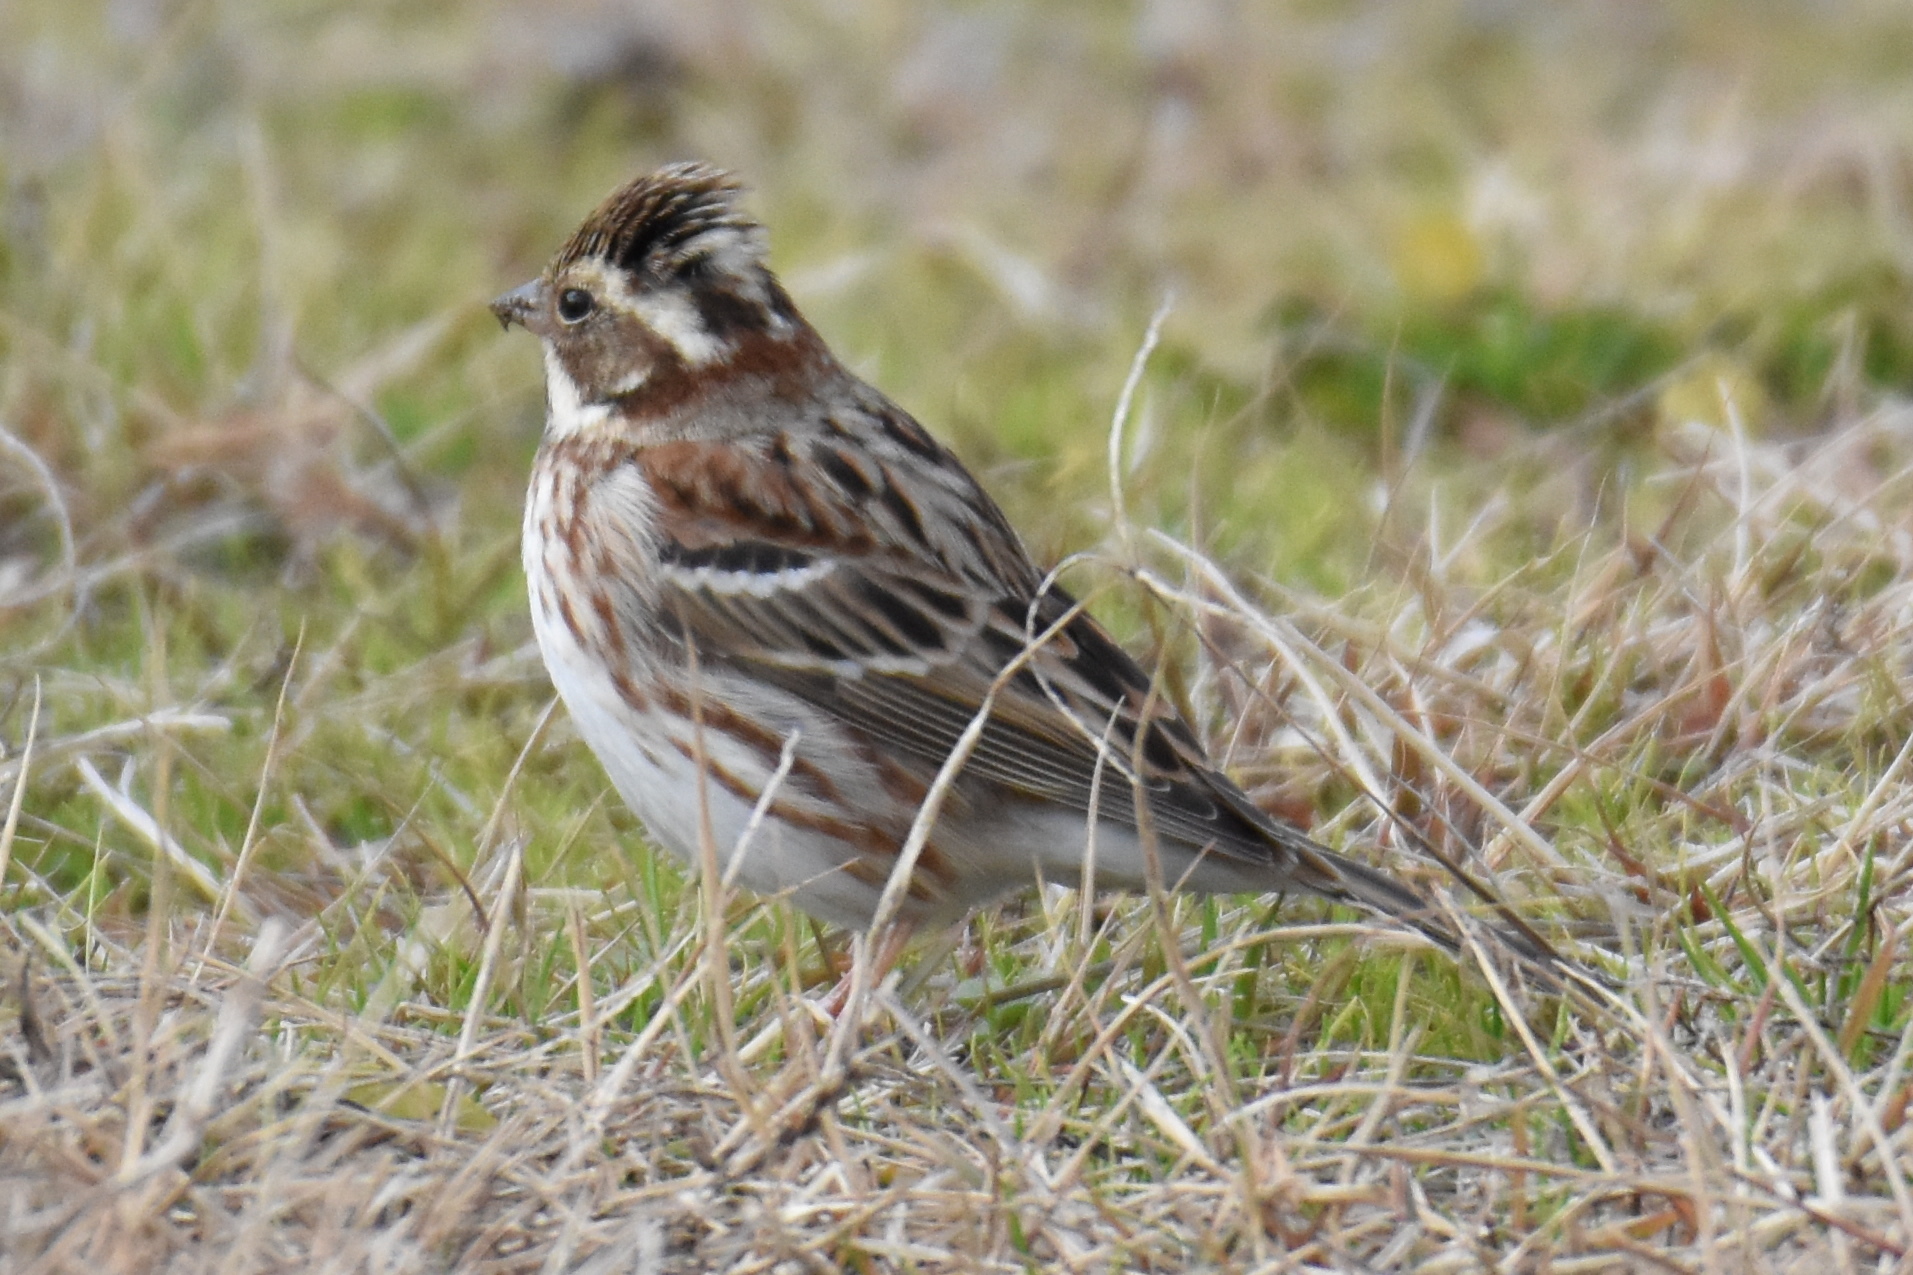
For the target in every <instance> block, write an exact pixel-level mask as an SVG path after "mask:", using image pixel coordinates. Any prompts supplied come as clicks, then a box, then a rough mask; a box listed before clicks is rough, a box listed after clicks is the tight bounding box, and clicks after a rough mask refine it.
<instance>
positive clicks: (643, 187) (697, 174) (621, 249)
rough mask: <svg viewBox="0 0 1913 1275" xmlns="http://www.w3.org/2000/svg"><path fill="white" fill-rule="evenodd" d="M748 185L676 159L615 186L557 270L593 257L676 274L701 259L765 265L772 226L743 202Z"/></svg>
mask: <svg viewBox="0 0 1913 1275" xmlns="http://www.w3.org/2000/svg"><path fill="white" fill-rule="evenodd" d="M743 189H744V188H743V185H742V183H740V182H739V181H738V180H737V179H736V178H735V177H733V176H731V175H730V174H729V173H727V172H725V171H724V170H722V169H720V168H714V167H712V166H711V165H709V164H703V163H696V162H692V163H683V164H671V165H669V166H667V167H664V168H660V169H659V170H657V171H656V172H654V173H646V174H645V175H644V176H642V177H638V178H635V179H633V180H632V181H630V182H627V183H626V184H625V185H623V186H621V187H619V188H618V189H617V190H616V191H614V192H612V194H611V196H610V197H609V198H608V199H606V200H605V201H604V202H603V203H602V204H600V205H598V207H597V209H596V210H595V211H593V212H592V214H591V215H590V216H589V217H587V218H585V220H584V224H583V225H581V226H579V227H578V229H577V230H576V231H574V232H573V233H572V236H571V238H570V239H569V240H567V241H566V243H565V246H564V247H562V248H560V249H559V250H558V255H557V256H556V257H555V258H553V260H552V263H551V270H550V272H551V273H552V274H554V275H555V274H557V273H559V272H561V271H563V270H565V269H566V268H567V267H569V266H572V265H575V264H576V263H578V262H580V261H583V260H585V259H587V258H593V259H596V260H598V261H601V262H603V263H604V264H606V265H608V266H616V267H618V268H619V269H622V270H628V271H631V272H633V273H634V274H635V273H647V274H651V275H654V276H668V275H670V274H672V273H675V272H676V271H677V270H678V269H680V268H682V267H683V266H685V265H687V264H690V263H691V262H694V261H697V260H699V259H701V258H706V257H712V256H717V257H718V258H719V259H717V260H714V261H713V262H712V264H713V265H716V266H718V267H720V268H721V269H725V270H729V271H732V272H741V271H742V270H743V269H744V268H745V267H747V266H749V265H761V264H762V263H763V259H764V253H765V249H766V242H765V235H764V229H763V227H762V226H760V225H758V224H757V222H756V221H754V220H752V219H751V218H750V217H749V216H748V215H746V214H745V213H744V212H743V211H742V210H741V209H740V208H739V207H738V201H739V197H740V196H741V195H742V193H743Z"/></svg>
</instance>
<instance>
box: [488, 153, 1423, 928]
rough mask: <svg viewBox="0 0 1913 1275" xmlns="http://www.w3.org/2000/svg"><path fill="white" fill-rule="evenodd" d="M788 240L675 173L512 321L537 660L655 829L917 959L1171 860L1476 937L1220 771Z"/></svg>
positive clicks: (508, 322)
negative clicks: (832, 335)
mask: <svg viewBox="0 0 1913 1275" xmlns="http://www.w3.org/2000/svg"><path fill="white" fill-rule="evenodd" d="M767 252H768V241H767V235H766V232H765V230H764V228H763V226H762V225H761V224H760V223H759V222H758V221H756V220H755V219H754V218H753V217H752V216H751V215H750V214H749V213H748V212H747V211H746V209H745V207H744V189H743V186H742V184H741V183H740V182H739V181H738V180H737V179H736V178H735V177H733V176H732V175H731V174H729V173H727V172H725V171H723V170H721V169H719V168H717V167H714V166H711V165H709V164H705V163H701V162H690V163H679V164H673V165H670V166H667V167H664V168H661V169H658V170H656V171H654V172H650V173H647V174H644V175H641V176H638V177H637V178H635V179H633V180H631V181H629V182H627V183H626V184H625V185H623V186H621V187H620V188H619V189H618V190H616V191H614V192H613V193H612V194H611V195H610V196H609V197H608V198H606V199H605V200H604V202H603V203H602V204H600V205H599V206H598V207H597V208H596V209H595V210H594V211H593V212H592V213H591V214H590V215H589V216H588V217H586V218H585V220H584V222H583V223H582V224H581V225H580V226H579V227H578V228H577V230H576V231H575V232H574V233H573V234H572V235H571V237H570V238H569V239H567V240H566V241H565V243H564V244H563V246H562V247H560V248H559V249H558V251H557V253H556V255H554V256H553V257H552V258H551V260H550V263H549V264H548V265H547V266H546V267H545V269H544V271H543V273H542V274H540V275H539V276H538V277H537V278H536V279H534V280H532V281H531V282H529V283H526V284H524V285H523V286H521V287H518V288H515V289H513V290H511V291H509V292H506V293H505V294H504V295H502V296H500V297H498V298H497V299H496V300H494V301H493V302H492V303H491V309H492V311H493V313H494V314H495V315H496V317H497V318H498V319H499V321H500V322H501V324H502V325H503V326H504V327H505V328H506V329H507V330H509V329H510V328H511V327H513V326H519V327H523V328H525V329H527V330H528V331H530V332H531V333H532V334H533V335H534V336H536V337H537V338H538V339H539V341H540V343H541V345H542V348H543V354H544V370H545V391H546V405H547V411H546V416H545V424H544V433H543V437H542V439H541V441H540V445H539V448H538V452H537V456H536V459H535V460H534V462H533V466H532V473H531V481H530V489H529V492H528V495H527V499H526V505H525V512H524V526H523V556H524V568H525V574H526V577H527V581H528V592H529V598H530V607H531V616H532V624H533V628H534V630H535V632H536V636H537V642H538V646H539V649H540V651H541V653H542V655H543V658H544V662H545V667H546V668H547V670H548V671H549V673H550V677H551V681H552V683H553V685H554V687H555V688H556V691H557V693H558V695H559V697H560V698H561V699H562V700H563V702H564V704H565V706H566V709H567V711H568V712H569V714H570V718H571V720H572V722H573V723H574V724H575V726H576V729H577V731H578V734H579V735H580V736H581V737H582V738H583V739H584V741H585V742H586V743H587V744H588V745H589V746H590V748H591V750H592V752H593V753H595V754H596V756H597V758H598V760H599V762H600V763H601V764H602V765H603V767H604V770H605V772H606V774H607V775H608V776H609V778H610V780H611V783H612V785H613V786H614V787H615V788H616V790H617V792H618V793H619V794H620V796H621V797H622V798H623V800H624V801H625V802H626V804H628V805H629V807H630V808H631V810H632V812H633V813H634V814H636V816H637V817H638V819H639V820H640V821H641V822H642V823H643V825H644V827H645V829H646V830H647V832H648V834H649V837H650V839H651V840H652V841H653V842H654V843H656V844H657V845H658V846H660V847H662V848H663V849H664V850H666V851H669V852H671V853H674V854H675V855H677V856H678V857H679V858H681V859H684V860H686V861H687V862H690V863H694V864H695V863H699V862H702V861H705V860H701V858H700V856H713V855H714V856H715V859H716V864H717V867H718V869H719V870H720V871H721V872H723V873H724V874H725V876H726V877H727V878H729V879H731V880H734V881H735V882H737V883H741V884H742V885H743V886H744V887H746V888H747V889H749V890H751V891H753V892H755V893H757V894H760V895H768V896H777V897H780V898H783V899H786V900H788V901H789V902H790V903H791V904H792V905H794V906H795V907H796V908H798V909H799V910H801V911H803V912H805V913H808V914H810V915H812V916H814V917H816V918H818V919H820V920H822V921H825V922H827V923H832V924H836V925H841V926H844V927H848V928H851V929H853V930H868V929H870V928H871V927H872V926H873V925H882V926H884V927H886V932H887V933H888V934H889V935H890V936H891V938H890V941H889V944H888V948H887V950H889V951H890V952H891V953H892V954H893V955H892V959H894V953H895V952H896V951H898V950H900V949H901V947H902V945H903V944H904V943H905V942H907V941H908V939H909V937H910V936H911V935H913V934H916V933H920V932H923V931H924V930H926V929H927V928H928V927H944V926H948V925H950V924H952V923H954V922H956V921H958V920H960V919H961V918H963V917H964V916H965V915H967V914H968V913H970V912H971V911H972V910H973V909H977V908H980V907H982V906H984V905H987V904H989V903H991V902H992V901H994V900H997V899H999V898H1001V897H1003V896H1005V895H1008V894H1010V893H1012V892H1014V891H1016V890H1018V889H1020V888H1024V887H1027V886H1029V885H1031V884H1033V883H1034V882H1035V881H1036V880H1038V879H1039V878H1040V879H1042V880H1044V881H1049V882H1060V883H1063V884H1068V885H1082V884H1085V882H1086V878H1088V877H1091V876H1093V884H1094V886H1095V887H1096V888H1099V889H1123V890H1137V891H1140V890H1145V889H1148V888H1149V887H1150V882H1151V878H1152V873H1153V875H1154V880H1155V881H1156V883H1157V885H1158V886H1159V887H1161V888H1165V889H1169V890H1181V891H1191V892H1197V893H1228V894H1238V893H1274V892H1289V891H1300V892H1304V893H1307V894H1312V895H1317V896H1320V897H1322V898H1324V899H1328V900H1332V901H1334V902H1336V903H1341V904H1349V905H1354V906H1356V907H1358V908H1361V909H1365V910H1367V911H1369V912H1372V913H1377V914H1380V915H1382V916H1384V917H1387V918H1392V919H1394V920H1395V921H1398V922H1404V923H1406V924H1408V925H1409V926H1411V927H1413V928H1415V929H1417V930H1420V931H1421V932H1422V933H1423V934H1425V935H1428V936H1429V937H1430V938H1432V939H1433V940H1434V941H1435V942H1437V943H1438V944H1440V945H1442V946H1444V947H1447V948H1449V949H1451V950H1454V949H1456V948H1457V947H1458V942H1457V939H1456V936H1455V934H1454V932H1453V931H1452V930H1451V929H1450V928H1449V926H1448V924H1447V923H1446V922H1445V921H1444V920H1443V914H1442V913H1440V912H1438V911H1437V910H1436V909H1434V908H1433V907H1432V906H1431V904H1430V902H1429V900H1428V899H1427V898H1425V897H1423V895H1422V894H1421V893H1419V892H1418V891H1417V890H1415V889H1414V888H1411V887H1410V886H1409V885H1407V884H1406V883H1404V882H1403V881H1402V880H1400V879H1398V878H1397V877H1396V876H1394V875H1391V874H1389V873H1387V872H1384V871H1382V870H1379V869H1376V868H1373V867H1370V866H1368V865H1367V864H1364V863H1362V862H1359V861H1357V860H1355V859H1353V858H1350V857H1348V856H1345V855H1342V854H1338V853H1336V852H1335V851H1332V850H1330V849H1329V848H1327V847H1326V846H1322V845H1319V844H1317V843H1316V842H1315V841H1314V840H1312V839H1311V838H1310V837H1309V836H1308V835H1307V834H1306V833H1304V832H1303V831H1302V830H1301V829H1300V828H1299V827H1297V826H1295V825H1294V824H1292V823H1290V822H1287V821H1285V820H1283V819H1281V818H1279V817H1277V816H1275V815H1272V814H1270V813H1268V812H1266V811H1264V810H1262V809H1260V808H1259V807H1258V806H1256V805H1255V803H1254V802H1252V801H1251V800H1250V799H1249V797H1248V796H1247V794H1246V793H1244V791H1243V790H1242V788H1240V787H1239V786H1238V785H1237V784H1236V783H1235V782H1234V781H1233V780H1231V779H1230V778H1229V777H1228V776H1227V775H1226V774H1224V773H1223V772H1222V770H1220V769H1219V768H1218V767H1217V766H1216V765H1215V764H1214V763H1213V762H1212V761H1211V759H1210V757H1209V756H1208V754H1207V752H1206V751H1205V749H1204V747H1203V745H1202V743H1201V742H1200V740H1199V739H1198V738H1197V736H1196V734H1195V732H1194V731H1193V730H1192V729H1191V728H1190V726H1189V724H1188V723H1187V722H1186V721H1185V720H1184V719H1183V717H1182V716H1181V715H1180V714H1179V713H1178V711H1177V710H1176V708H1175V707H1174V705H1172V704H1171V703H1170V702H1169V701H1168V700H1167V699H1166V698H1165V697H1164V695H1163V694H1161V692H1160V688H1159V687H1158V686H1157V685H1156V684H1155V683H1154V681H1153V679H1152V678H1151V677H1150V676H1149V674H1148V673H1146V672H1145V671H1144V669H1143V667H1142V665H1141V664H1140V663H1138V661H1137V660H1136V659H1134V658H1133V657H1132V656H1131V655H1130V654H1128V653H1127V652H1126V651H1125V650H1124V649H1123V648H1122V647H1121V646H1120V645H1118V644H1117V642H1116V641H1115V640H1114V639H1113V638H1112V637H1111V636H1110V635H1109V633H1108V632H1107V631H1106V630H1105V629H1104V628H1103V626H1102V625H1101V624H1099V623H1098V622H1097V620H1096V619H1095V618H1094V617H1093V616H1092V615H1091V614H1090V613H1089V612H1088V611H1086V610H1085V609H1084V608H1083V606H1082V605H1081V604H1080V603H1079V602H1078V601H1077V600H1076V598H1074V597H1073V596H1072V595H1071V594H1070V593H1069V592H1068V591H1066V590H1065V589H1064V588H1063V587H1061V586H1060V585H1059V584H1058V583H1057V582H1056V581H1055V580H1054V579H1053V578H1052V577H1051V575H1050V574H1049V573H1047V572H1045V571H1044V570H1042V569H1040V568H1039V567H1038V566H1037V565H1036V563H1035V561H1034V560H1033V559H1032V557H1031V555H1030V553H1029V552H1028V550H1027V549H1026V548H1025V547H1024V544H1023V542H1022V540H1021V539H1020V538H1019V537H1018V535H1017V533H1016V531H1015V529H1014V528H1013V527H1012V526H1011V524H1010V521H1009V519H1008V518H1007V517H1005V515H1004V513H1003V511H1002V509H1001V508H999V507H998V505H997V503H996V502H995V501H994V500H993V499H991V497H990V496H989V495H988V494H987V493H986V492H985V491H984V489H983V487H982V485H981V484H980V483H979V482H978V481H977V479H976V478H975V477H974V476H973V475H972V474H971V472H970V471H969V470H968V469H966V468H965V467H964V465H963V463H962V462H961V461H960V460H958V459H957V457H956V455H955V454H954V453H953V452H952V451H951V450H950V448H949V447H947V446H946V445H944V444H943V443H942V442H940V441H938V439H937V438H936V437H934V436H933V435H932V434H931V433H930V432H929V431H928V430H926V429H925V428H924V427H923V426H922V425H920V424H919V423H918V422H917V421H916V420H915V419H914V418H913V417H912V416H911V415H910V414H909V413H908V412H906V411H904V410H903V409H902V408H901V407H899V406H897V405H896V404H895V403H893V402H892V401H891V400H890V399H889V398H888V397H886V396H885V395H884V394H883V393H882V392H881V391H879V390H878V389H876V388H874V387H873V386H871V385H869V384H867V383H866V382H865V381H863V380H861V379H860V378H858V377H857V376H856V375H854V374H853V373H852V372H851V371H850V370H849V369H848V368H847V367H846V366H845V365H844V363H843V362H842V361H841V360H840V359H838V358H837V356H836V355H835V354H833V353H832V351H831V350H830V348H829V346H828V345H827V344H826V343H825V341H824V338H823V337H822V336H821V335H819V333H818V331H817V330H816V329H815V328H814V327H812V326H811V324H810V323H809V322H808V321H806V320H805V318H804V317H803V315H802V314H801V313H799V311H798V309H797V307H796V305H795V304H794V303H793V301H792V300H791V297H790V295H789V294H788V293H787V292H786V291H785V290H784V287H783V286H782V284H780V283H779V281H778V279H777V277H776V275H775V274H774V273H773V272H772V270H771V268H770V266H769V264H768V262H767ZM926 803H929V804H930V806H931V809H930V810H929V811H928V812H926ZM931 816H933V817H931ZM920 824H921V826H919V825H920ZM913 832H914V833H915V834H916V835H915V837H914V839H913ZM913 840H914V844H913ZM1092 846H1093V850H1092ZM1092 853H1093V869H1092V868H1091V866H1090V864H1091V856H1092ZM904 860H907V863H906V867H905V869H904V871H902V872H901V873H900V872H899V871H898V867H899V863H900V861H904ZM893 877H894V878H895V884H894V885H893ZM707 879H708V878H707ZM887 891H888V893H887Z"/></svg>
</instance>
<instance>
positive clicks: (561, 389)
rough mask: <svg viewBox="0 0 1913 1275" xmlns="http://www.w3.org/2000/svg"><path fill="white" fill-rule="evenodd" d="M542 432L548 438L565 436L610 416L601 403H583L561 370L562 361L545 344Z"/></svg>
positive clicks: (609, 411) (570, 381)
mask: <svg viewBox="0 0 1913 1275" xmlns="http://www.w3.org/2000/svg"><path fill="white" fill-rule="evenodd" d="M545 403H546V414H545V434H546V436H547V437H550V438H569V437H570V436H571V435H573V434H576V433H580V432H581V431H583V430H587V429H590V428H592V427H593V426H596V425H602V424H604V422H605V419H606V418H607V417H609V416H610V415H611V408H610V407H609V406H607V405H606V404H603V403H592V404H590V405H587V404H586V403H585V401H584V399H583V397H582V396H580V395H579V393H578V383H577V382H576V381H574V380H572V379H571V373H569V372H567V371H565V365H564V362H563V360H561V359H560V358H559V357H558V354H557V352H556V351H555V350H553V349H552V348H551V346H549V345H547V346H545Z"/></svg>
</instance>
